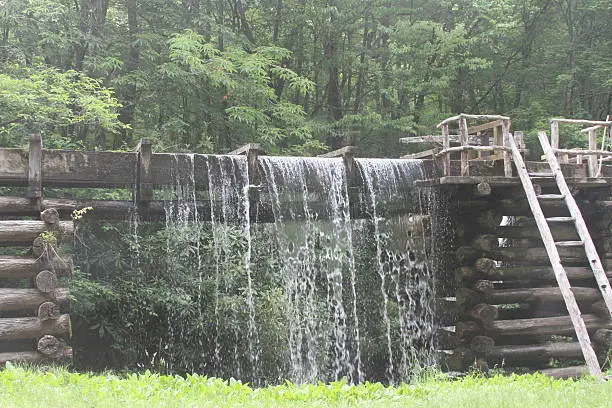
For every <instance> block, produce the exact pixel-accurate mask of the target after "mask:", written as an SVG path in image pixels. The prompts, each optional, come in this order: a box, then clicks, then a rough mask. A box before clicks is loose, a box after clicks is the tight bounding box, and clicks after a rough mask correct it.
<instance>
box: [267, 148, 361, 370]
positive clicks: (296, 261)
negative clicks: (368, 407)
mask: <svg viewBox="0 0 612 408" xmlns="http://www.w3.org/2000/svg"><path fill="white" fill-rule="evenodd" d="M259 160H260V164H261V168H262V169H263V173H264V176H265V185H266V187H267V194H268V196H269V199H270V204H271V207H272V211H273V215H274V225H275V233H276V240H277V246H278V256H279V261H280V268H279V269H280V271H279V273H280V276H281V280H282V282H283V285H284V291H285V297H286V302H287V310H286V315H287V316H286V318H287V322H288V325H289V330H288V331H289V333H288V348H289V356H290V361H291V367H290V377H291V378H292V379H293V380H295V381H299V382H307V381H315V380H318V379H325V380H329V379H334V380H335V379H338V378H340V377H342V376H346V377H348V378H349V379H350V380H353V379H354V380H359V379H361V360H360V359H361V356H360V349H359V342H360V339H359V324H358V319H357V313H356V309H355V308H354V307H353V306H350V307H349V308H348V309H349V310H351V312H350V316H347V304H351V305H353V304H354V302H355V299H354V296H355V291H354V284H355V270H354V261H353V259H352V238H351V225H350V216H349V201H348V192H347V185H346V174H345V167H344V164H343V161H342V159H318V158H297V157H295V158H287V157H285V158H279V157H260V159H259ZM345 275H348V276H350V277H351V281H350V283H349V284H350V285H352V287H353V290H351V292H350V293H349V294H348V295H347V294H346V291H345V290H344V288H345V285H346V283H345V282H344V278H343V277H344V276H345ZM321 286H322V288H321ZM349 296H353V299H352V300H347V298H348V297H349ZM348 320H351V321H350V322H348ZM349 323H350V325H351V326H352V328H353V329H352V335H349V329H348V325H349Z"/></svg>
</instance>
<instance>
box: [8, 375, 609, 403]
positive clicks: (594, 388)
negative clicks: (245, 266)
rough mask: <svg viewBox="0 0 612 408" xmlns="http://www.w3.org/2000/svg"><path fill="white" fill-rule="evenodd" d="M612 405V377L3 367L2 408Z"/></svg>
mask: <svg viewBox="0 0 612 408" xmlns="http://www.w3.org/2000/svg"><path fill="white" fill-rule="evenodd" d="M390 406H398V407H399V406H401V407H432V408H433V407H436V408H437V407H453V408H462V407H465V408H468V407H469V408H476V407H483V408H484V407H487V408H489V407H496V408H500V407H502V408H503V407H520V408H529V407H547V408H548V407H554V408H563V407H568V408H570V407H571V408H574V407H589V408H595V407H610V406H612V382H607V383H598V382H595V381H594V380H592V379H588V378H585V379H582V380H579V381H571V380H570V381H561V380H553V379H550V378H548V377H545V376H542V375H525V376H510V377H502V376H496V377H492V378H479V377H467V378H464V379H461V380H457V381H450V380H445V379H428V380H423V381H422V382H420V383H419V384H416V385H401V386H398V387H386V386H383V385H381V384H371V383H366V384H362V385H359V386H352V385H347V384H345V383H343V382H337V383H332V384H329V385H323V384H319V385H300V386H297V385H292V384H285V385H281V386H271V387H267V388H259V389H252V388H250V387H249V386H247V385H245V384H241V383H239V382H235V381H229V382H228V381H223V380H220V379H214V378H207V377H203V376H198V375H192V376H187V377H186V378H183V377H178V376H177V377H170V376H161V375H157V374H150V373H145V374H130V375H127V376H116V375H110V374H109V375H90V374H78V373H70V372H68V371H65V370H62V369H52V370H50V371H47V372H41V371H36V370H30V369H24V368H19V367H8V368H6V369H5V370H3V371H0V407H3V408H12V407H24V408H25V407H27V408H35V407H46V408H53V407H58V408H59V407H62V408H67V407H113V408H128V407H130V408H131V407H147V408H151V407H390Z"/></svg>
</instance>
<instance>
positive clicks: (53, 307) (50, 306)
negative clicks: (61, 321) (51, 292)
mask: <svg viewBox="0 0 612 408" xmlns="http://www.w3.org/2000/svg"><path fill="white" fill-rule="evenodd" d="M60 315H61V313H60V307H59V305H58V304H56V303H53V302H45V303H42V304H41V305H40V306H38V313H37V316H38V318H39V319H40V320H55V319H57V318H59V317H60Z"/></svg>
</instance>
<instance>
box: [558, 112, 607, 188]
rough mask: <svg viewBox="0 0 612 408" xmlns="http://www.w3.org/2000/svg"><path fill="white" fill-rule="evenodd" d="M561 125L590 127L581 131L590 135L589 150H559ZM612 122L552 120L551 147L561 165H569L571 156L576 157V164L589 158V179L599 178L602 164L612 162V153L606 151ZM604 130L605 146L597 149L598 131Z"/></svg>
mask: <svg viewBox="0 0 612 408" xmlns="http://www.w3.org/2000/svg"><path fill="white" fill-rule="evenodd" d="M561 124H572V125H583V126H589V127H587V128H585V129H582V130H581V133H586V134H587V135H588V143H589V144H588V146H589V147H588V149H578V148H576V149H560V148H559V127H560V125H561ZM611 127H612V121H609V120H608V121H595V120H582V119H563V118H555V119H551V120H550V145H551V147H552V152H553V153H554V154H555V155H556V156H557V157H558V160H559V162H560V163H569V162H570V161H572V159H573V158H572V157H571V156H575V159H573V160H574V161H575V163H578V164H582V162H583V160H584V156H587V157H588V159H587V163H588V175H589V177H595V178H596V177H599V176H600V173H601V171H600V169H601V164H602V162H604V161H610V160H612V151H610V150H605V149H604V148H605V142H606V135H608V136H609V135H610V130H611ZM598 130H603V141H604V145H603V146H602V148H601V149H597V131H598Z"/></svg>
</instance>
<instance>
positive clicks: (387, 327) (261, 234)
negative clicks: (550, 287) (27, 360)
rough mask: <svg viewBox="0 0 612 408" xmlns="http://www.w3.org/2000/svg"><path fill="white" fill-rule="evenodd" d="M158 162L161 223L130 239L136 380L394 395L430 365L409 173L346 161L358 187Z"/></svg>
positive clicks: (331, 166) (423, 244) (430, 278)
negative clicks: (137, 294)
mask: <svg viewBox="0 0 612 408" xmlns="http://www.w3.org/2000/svg"><path fill="white" fill-rule="evenodd" d="M163 160H165V161H166V162H167V163H169V165H168V166H167V167H168V169H169V179H170V180H171V182H170V183H169V184H168V185H167V186H166V188H164V189H160V190H157V191H156V197H155V200H162V201H163V202H164V210H165V217H164V218H163V219H162V220H161V221H162V222H155V221H154V222H140V223H139V224H138V223H135V224H134V230H133V232H132V233H131V235H133V239H132V241H133V243H134V244H135V245H136V247H137V248H136V249H137V250H138V251H137V257H138V259H137V260H136V262H133V263H132V265H133V269H134V274H135V275H137V276H139V279H140V280H138V282H139V283H138V284H140V283H141V282H142V285H143V288H146V290H148V289H149V286H147V285H149V284H150V282H154V283H155V284H154V285H152V286H151V288H154V290H153V291H152V292H151V293H150V295H147V296H150V298H151V299H152V300H151V304H150V305H147V306H146V307H142V306H139V307H142V308H139V309H138V310H139V313H140V315H139V316H138V318H140V317H141V318H142V320H143V322H148V325H149V326H147V327H153V328H154V330H153V331H152V332H147V333H144V334H143V335H141V338H140V339H139V340H140V341H142V343H143V344H147V345H148V346H147V347H146V349H145V350H144V352H143V353H144V354H145V356H144V358H142V359H141V360H140V361H142V363H139V364H142V365H141V367H143V368H144V367H151V366H152V367H155V368H161V369H163V370H166V371H169V372H182V373H185V372H200V373H205V374H207V375H213V376H220V377H223V378H228V377H235V378H239V379H243V380H247V381H249V382H251V383H253V384H264V383H270V382H271V383H276V382H280V381H283V380H285V379H289V380H292V381H295V382H313V381H318V380H323V381H330V380H337V379H340V378H342V377H346V378H347V380H348V381H350V382H361V381H364V380H366V379H368V380H374V381H388V382H392V383H396V382H399V381H403V380H408V379H410V378H411V375H412V374H413V373H414V371H415V370H416V369H418V368H419V367H421V366H427V365H430V364H431V363H433V362H434V358H433V355H434V353H433V350H434V331H435V325H434V322H433V317H434V310H433V299H434V295H435V294H436V288H435V285H436V282H435V276H436V268H435V267H431V265H432V263H433V262H434V261H433V260H432V259H430V258H429V255H430V254H431V253H432V252H431V251H428V245H430V242H429V241H432V240H430V239H428V240H425V239H424V236H425V235H428V234H429V235H431V231H428V228H431V229H433V228H434V227H433V224H432V226H431V227H429V224H428V223H429V222H430V221H431V222H432V223H433V220H430V219H429V214H432V209H433V208H434V207H433V206H432V200H433V201H436V200H438V198H432V197H433V196H432V195H431V194H429V195H428V194H425V195H424V194H423V191H424V189H422V188H418V189H417V188H416V186H415V181H416V180H418V179H422V178H424V177H425V173H424V170H423V166H422V163H421V162H418V161H407V160H386V159H385V160H383V159H380V160H374V159H357V167H358V170H359V173H360V178H361V180H362V182H361V183H359V181H358V180H354V179H353V178H351V179H349V178H348V176H347V172H346V166H345V163H344V161H343V159H329V158H298V157H294V158H291V157H260V158H259V161H258V166H259V171H258V174H257V175H254V177H252V178H251V179H250V178H249V174H248V164H247V158H246V157H244V156H216V155H189V154H173V155H167V157H165V158H163ZM351 177H355V178H359V174H355V175H352V176H351ZM253 178H258V179H260V183H261V185H260V186H253V185H249V180H251V181H252V179H253ZM353 183H355V184H356V185H362V186H363V188H362V190H361V193H362V194H361V197H362V200H361V201H362V202H361V207H359V206H355V205H353V207H351V205H350V204H359V200H358V195H357V194H356V193H357V192H358V191H357V190H356V189H352V188H349V184H350V185H351V186H352V185H353ZM349 192H350V193H351V195H350V197H351V199H350V200H349ZM144 210H147V209H146V208H145V209H144ZM147 211H148V210H147ZM398 214H402V215H398ZM251 217H254V218H253V219H252V218H251ZM135 220H137V218H135ZM164 227H165V228H164ZM436 228H438V226H436ZM429 235H428V236H429ZM433 241H435V240H433ZM131 252H133V250H132V251H131ZM434 257H435V254H434ZM147 301H149V297H147Z"/></svg>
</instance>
